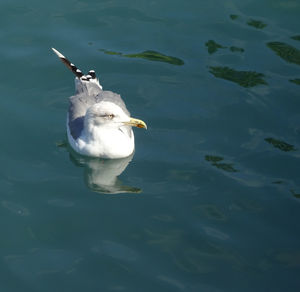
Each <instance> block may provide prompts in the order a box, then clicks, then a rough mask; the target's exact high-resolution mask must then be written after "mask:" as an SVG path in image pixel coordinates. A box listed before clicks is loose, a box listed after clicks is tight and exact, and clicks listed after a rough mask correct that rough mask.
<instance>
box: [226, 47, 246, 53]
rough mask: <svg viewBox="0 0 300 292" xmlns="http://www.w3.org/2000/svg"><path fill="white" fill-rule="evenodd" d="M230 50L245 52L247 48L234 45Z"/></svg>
mask: <svg viewBox="0 0 300 292" xmlns="http://www.w3.org/2000/svg"><path fill="white" fill-rule="evenodd" d="M230 51H231V52H233V53H236V52H237V53H243V52H244V51H245V50H244V49H243V48H239V47H235V46H232V47H230Z"/></svg>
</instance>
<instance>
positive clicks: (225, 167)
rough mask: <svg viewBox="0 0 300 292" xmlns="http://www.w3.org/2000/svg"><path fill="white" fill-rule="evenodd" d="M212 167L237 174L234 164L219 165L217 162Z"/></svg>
mask: <svg viewBox="0 0 300 292" xmlns="http://www.w3.org/2000/svg"><path fill="white" fill-rule="evenodd" d="M212 165H213V166H215V167H217V168H219V169H221V170H224V171H227V172H237V170H236V169H235V168H234V167H233V164H232V163H217V162H216V163H213V164H212Z"/></svg>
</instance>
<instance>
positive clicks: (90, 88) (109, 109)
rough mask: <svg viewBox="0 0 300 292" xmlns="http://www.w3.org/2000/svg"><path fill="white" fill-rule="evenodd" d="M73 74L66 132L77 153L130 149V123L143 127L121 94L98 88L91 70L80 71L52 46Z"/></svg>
mask: <svg viewBox="0 0 300 292" xmlns="http://www.w3.org/2000/svg"><path fill="white" fill-rule="evenodd" d="M52 50H53V52H54V53H55V54H56V55H57V56H58V57H59V58H60V60H61V61H62V62H63V63H64V64H65V65H66V66H67V67H68V68H69V69H70V70H71V71H72V72H73V73H74V74H75V76H76V77H75V91H76V94H75V95H74V96H71V97H70V98H69V110H68V114H67V136H68V141H69V144H70V145H71V147H72V148H73V149H74V150H75V151H76V152H78V153H79V154H82V155H85V156H91V157H102V158H109V159H114V158H123V157H128V156H130V155H131V154H132V153H133V152H134V148H135V146H134V134H133V131H132V126H134V127H138V128H145V129H147V125H146V123H145V122H143V121H142V120H139V119H135V118H132V117H130V113H129V111H128V110H127V108H126V105H125V103H124V101H123V100H122V98H121V96H120V95H119V94H117V93H114V92H112V91H106V90H103V89H102V86H101V85H100V83H99V80H98V79H97V77H96V73H95V71H94V70H90V71H89V72H88V74H87V75H84V74H83V73H82V71H81V70H79V69H78V68H77V67H76V66H75V65H74V64H73V63H71V62H70V61H69V60H68V59H67V58H66V57H65V56H64V55H63V54H61V53H60V52H59V51H57V50H56V49H54V48H52Z"/></svg>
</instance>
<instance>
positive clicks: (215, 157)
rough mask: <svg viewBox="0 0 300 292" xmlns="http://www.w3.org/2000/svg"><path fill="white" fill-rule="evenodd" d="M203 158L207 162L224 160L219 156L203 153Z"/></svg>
mask: <svg viewBox="0 0 300 292" xmlns="http://www.w3.org/2000/svg"><path fill="white" fill-rule="evenodd" d="M205 160H206V161H209V162H218V161H222V160H224V158H223V157H221V156H214V155H205Z"/></svg>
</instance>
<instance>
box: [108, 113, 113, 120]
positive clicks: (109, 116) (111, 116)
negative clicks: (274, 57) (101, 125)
mask: <svg viewBox="0 0 300 292" xmlns="http://www.w3.org/2000/svg"><path fill="white" fill-rule="evenodd" d="M107 117H108V118H109V119H113V118H114V117H115V115H114V114H109V115H107Z"/></svg>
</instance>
